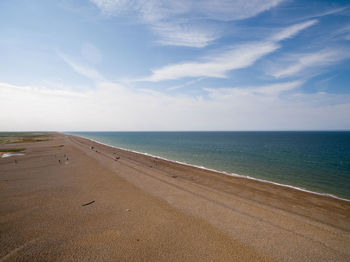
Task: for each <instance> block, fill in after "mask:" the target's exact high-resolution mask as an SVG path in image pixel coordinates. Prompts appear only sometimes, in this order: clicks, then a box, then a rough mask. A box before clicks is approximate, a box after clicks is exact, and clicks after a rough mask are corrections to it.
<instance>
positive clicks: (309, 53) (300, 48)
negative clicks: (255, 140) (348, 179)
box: [0, 0, 350, 131]
mask: <svg viewBox="0 0 350 262" xmlns="http://www.w3.org/2000/svg"><path fill="white" fill-rule="evenodd" d="M0 33H1V34H0V61H1V63H0V112H1V113H0V131H26V130H46V131H59V130H64V131H74V130H79V131H96V130H104V131H124V130H130V131H139V130H140V131H141V130H149V131H151V130H160V131H162V130H164V131H167V130H175V131H176V130H345V129H347V130H349V129H350V117H349V116H350V89H349V83H350V3H349V2H348V1H339V0H338V1H325V0H310V1H303V0H250V1H244V0H236V1H229V0H220V1H210V0H202V1H194V0H193V1H191V0H178V1H170V0H165V1H160V0H149V1H142V0H130V1H126V0H90V1H88V0H57V1H44V0H33V1H20V0H3V1H1V2H0Z"/></svg>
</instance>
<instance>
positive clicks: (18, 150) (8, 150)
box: [0, 148, 26, 153]
mask: <svg viewBox="0 0 350 262" xmlns="http://www.w3.org/2000/svg"><path fill="white" fill-rule="evenodd" d="M24 150H26V149H25V148H3V149H0V152H4V153H8V152H22V151H24Z"/></svg>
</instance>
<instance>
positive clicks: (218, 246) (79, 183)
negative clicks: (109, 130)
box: [0, 134, 350, 261]
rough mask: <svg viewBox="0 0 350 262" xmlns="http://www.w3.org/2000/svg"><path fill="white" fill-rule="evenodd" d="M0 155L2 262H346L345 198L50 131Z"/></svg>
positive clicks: (349, 242)
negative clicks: (17, 150)
mask: <svg viewBox="0 0 350 262" xmlns="http://www.w3.org/2000/svg"><path fill="white" fill-rule="evenodd" d="M50 136H51V137H50V140H47V141H40V142H25V141H24V142H23V143H16V144H11V145H9V144H6V145H0V149H1V148H6V147H7V148H8V147H10V146H11V148H25V150H24V151H22V153H24V155H17V156H12V157H6V158H0V231H1V237H0V261H106V260H110V261H140V260H143V261H252V260H253V261H273V260H280V261H291V260H292V261H295V260H308V261H329V260H333V261H349V259H350V248H349V247H350V233H349V231H350V203H349V202H346V201H343V200H339V199H335V198H331V197H327V196H320V195H316V194H312V193H307V192H302V191H299V190H295V189H291V188H286V187H281V186H277V185H273V184H268V183H262V182H259V181H253V180H249V179H245V178H238V177H229V176H226V175H223V174H220V173H216V172H212V171H208V170H203V169H199V168H195V167H190V166H185V165H181V164H177V163H173V162H169V161H165V160H162V159H159V158H153V157H149V156H145V155H141V154H136V153H133V152H129V151H125V150H120V149H116V148H113V147H108V146H105V145H101V144H98V143H96V142H92V141H90V140H87V139H84V138H80V137H75V136H70V135H64V134H51V135H50Z"/></svg>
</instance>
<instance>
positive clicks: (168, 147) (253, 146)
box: [69, 132, 350, 199]
mask: <svg viewBox="0 0 350 262" xmlns="http://www.w3.org/2000/svg"><path fill="white" fill-rule="evenodd" d="M69 134H73V135H78V136H82V137H86V138H89V139H93V140H96V141H98V142H101V143H104V144H108V145H111V146H116V147H121V148H125V149H129V150H134V151H138V152H142V153H148V154H152V155H156V156H160V157H164V158H167V159H170V160H176V161H181V162H186V163H188V164H192V165H197V166H203V167H206V168H211V169H215V170H218V171H225V172H228V173H234V174H239V175H243V176H250V177H253V178H258V179H264V180H268V181H272V182H277V183H281V184H287V185H291V186H296V187H300V188H304V189H307V190H311V191H315V192H319V193H328V194H333V195H336V196H338V197H342V198H347V199H350V132H69Z"/></svg>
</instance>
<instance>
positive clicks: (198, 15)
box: [90, 0, 284, 47]
mask: <svg viewBox="0 0 350 262" xmlns="http://www.w3.org/2000/svg"><path fill="white" fill-rule="evenodd" d="M90 1H91V2H92V3H94V4H96V6H98V7H99V8H100V9H101V10H102V11H103V12H104V13H106V14H108V15H119V16H130V15H132V16H136V17H137V19H138V21H139V22H140V23H144V24H146V25H148V26H149V27H150V29H151V30H152V31H153V32H155V33H156V34H157V35H158V36H159V38H160V39H159V40H158V41H157V42H158V43H161V44H164V45H176V46H190V47H204V46H207V45H208V44H210V43H211V42H212V41H213V40H215V39H217V38H219V37H220V36H221V35H220V34H219V33H218V30H217V29H215V28H213V26H209V27H208V24H201V23H199V21H202V20H203V19H210V20H213V21H233V20H241V19H246V18H249V17H253V16H256V15H257V14H259V13H261V12H264V11H267V10H269V9H271V8H273V7H275V6H277V5H278V4H279V3H281V2H282V1H284V0H251V1H250V2H249V4H247V2H246V1H244V0H236V1H230V0H220V1H210V0H201V1H195V0H192V1H191V0H179V1H160V0H149V1H143V0H132V1H125V0H90Z"/></svg>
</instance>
